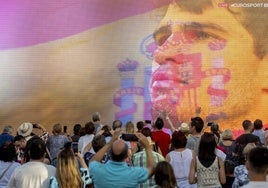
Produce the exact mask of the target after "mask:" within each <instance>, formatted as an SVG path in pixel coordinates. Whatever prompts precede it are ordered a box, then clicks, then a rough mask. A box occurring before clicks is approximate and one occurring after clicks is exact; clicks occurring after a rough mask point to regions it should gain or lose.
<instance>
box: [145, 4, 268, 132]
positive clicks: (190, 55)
mask: <svg viewBox="0 0 268 188" xmlns="http://www.w3.org/2000/svg"><path fill="white" fill-rule="evenodd" d="M154 38H155V40H156V43H157V44H158V48H157V50H156V51H155V52H154V62H153V74H152V79H151V85H150V88H151V97H152V109H153V116H155V117H156V116H158V115H159V114H160V113H161V112H166V113H167V114H169V116H170V117H171V118H172V120H173V121H174V122H175V123H176V120H178V122H188V121H189V119H190V117H193V116H194V115H195V110H196V109H197V108H198V107H201V109H202V112H201V116H202V114H203V115H204V119H205V120H207V121H219V122H222V125H223V126H226V125H227V124H224V122H229V123H230V122H232V123H234V122H235V120H238V119H239V121H238V123H239V124H240V122H241V120H240V119H243V118H245V117H247V115H252V114H251V112H252V110H253V108H254V107H256V106H254V105H256V104H258V103H259V102H260V100H261V99H260V97H259V96H260V94H261V92H262V90H261V84H260V80H261V79H262V78H261V74H260V73H259V71H260V69H261V67H262V63H261V62H262V59H260V58H259V57H257V56H256V55H255V54H254V40H253V37H252V36H251V35H250V33H249V32H248V31H247V30H246V29H245V28H244V27H243V26H242V25H241V24H240V23H239V22H238V21H237V19H235V17H234V15H233V14H232V13H231V12H230V11H229V10H228V9H226V8H219V7H215V5H214V7H213V6H209V7H207V8H206V9H205V10H204V11H203V13H202V14H196V13H193V12H188V11H186V10H182V9H181V8H180V7H179V6H178V5H177V4H176V3H173V4H171V5H170V6H169V7H168V9H167V12H166V15H165V17H164V18H163V20H162V21H161V23H160V26H159V29H158V30H156V32H155V34H154ZM262 71H265V70H262ZM255 115H257V112H256V114H255ZM251 117H255V116H253V115H252V116H251ZM229 123H228V126H229V127H232V126H237V125H239V124H236V125H232V124H229Z"/></svg>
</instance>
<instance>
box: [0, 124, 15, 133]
mask: <svg viewBox="0 0 268 188" xmlns="http://www.w3.org/2000/svg"><path fill="white" fill-rule="evenodd" d="M2 133H7V134H10V135H12V134H13V127H12V126H11V125H7V126H5V127H4V129H3V132H2Z"/></svg>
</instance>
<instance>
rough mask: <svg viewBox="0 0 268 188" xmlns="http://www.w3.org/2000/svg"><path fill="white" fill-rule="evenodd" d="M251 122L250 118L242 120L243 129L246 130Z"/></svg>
mask: <svg viewBox="0 0 268 188" xmlns="http://www.w3.org/2000/svg"><path fill="white" fill-rule="evenodd" d="M251 125H252V123H251V121H250V120H244V121H243V123H242V126H243V129H244V130H248V129H249V128H250V127H251Z"/></svg>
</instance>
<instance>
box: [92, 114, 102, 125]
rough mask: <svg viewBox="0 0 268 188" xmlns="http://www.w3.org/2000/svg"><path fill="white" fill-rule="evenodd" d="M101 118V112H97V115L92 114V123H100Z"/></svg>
mask: <svg viewBox="0 0 268 188" xmlns="http://www.w3.org/2000/svg"><path fill="white" fill-rule="evenodd" d="M100 118H101V117H100V113H99V112H95V113H93V114H92V121H93V123H94V122H98V121H100Z"/></svg>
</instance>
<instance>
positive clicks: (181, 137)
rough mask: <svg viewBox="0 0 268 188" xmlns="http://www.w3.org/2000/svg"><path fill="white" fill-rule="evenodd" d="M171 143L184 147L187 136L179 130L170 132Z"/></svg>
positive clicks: (177, 146) (176, 146) (175, 146)
mask: <svg viewBox="0 0 268 188" xmlns="http://www.w3.org/2000/svg"><path fill="white" fill-rule="evenodd" d="M171 143H172V145H173V146H174V148H176V149H178V148H185V146H186V144H187V138H186V136H185V134H184V133H183V132H181V131H175V132H174V133H173V134H172V138H171Z"/></svg>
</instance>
